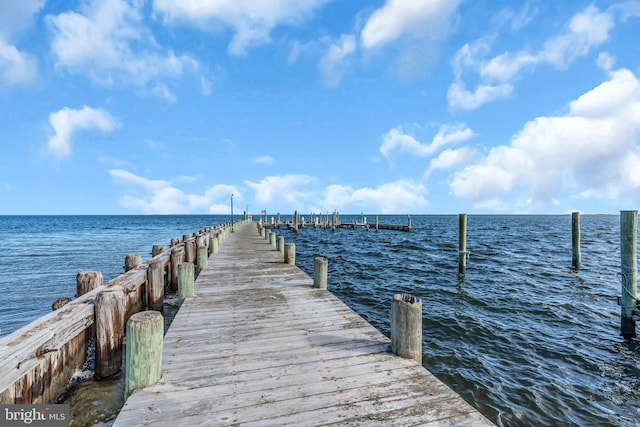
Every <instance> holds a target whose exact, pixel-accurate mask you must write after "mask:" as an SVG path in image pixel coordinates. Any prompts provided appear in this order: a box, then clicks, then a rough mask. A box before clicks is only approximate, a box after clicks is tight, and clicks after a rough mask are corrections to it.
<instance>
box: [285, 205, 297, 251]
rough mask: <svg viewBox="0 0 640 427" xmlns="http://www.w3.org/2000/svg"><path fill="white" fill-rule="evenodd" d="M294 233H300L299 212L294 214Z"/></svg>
mask: <svg viewBox="0 0 640 427" xmlns="http://www.w3.org/2000/svg"><path fill="white" fill-rule="evenodd" d="M293 231H295V232H296V233H297V232H298V211H294V212H293ZM285 251H286V249H285Z"/></svg>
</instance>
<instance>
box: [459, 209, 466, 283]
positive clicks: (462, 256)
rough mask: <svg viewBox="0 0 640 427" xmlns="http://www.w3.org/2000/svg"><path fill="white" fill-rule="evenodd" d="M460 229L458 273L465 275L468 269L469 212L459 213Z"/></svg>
mask: <svg viewBox="0 0 640 427" xmlns="http://www.w3.org/2000/svg"><path fill="white" fill-rule="evenodd" d="M458 225H459V227H458V229H459V236H458V237H459V252H458V274H459V275H460V276H464V275H465V273H466V271H467V214H465V213H461V214H459V215H458Z"/></svg>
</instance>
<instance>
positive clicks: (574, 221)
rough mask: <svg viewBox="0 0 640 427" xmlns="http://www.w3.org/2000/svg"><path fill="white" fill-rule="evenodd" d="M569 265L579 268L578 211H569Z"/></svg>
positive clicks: (575, 268)
mask: <svg viewBox="0 0 640 427" xmlns="http://www.w3.org/2000/svg"><path fill="white" fill-rule="evenodd" d="M571 267H573V269H574V270H578V269H580V212H572V213H571Z"/></svg>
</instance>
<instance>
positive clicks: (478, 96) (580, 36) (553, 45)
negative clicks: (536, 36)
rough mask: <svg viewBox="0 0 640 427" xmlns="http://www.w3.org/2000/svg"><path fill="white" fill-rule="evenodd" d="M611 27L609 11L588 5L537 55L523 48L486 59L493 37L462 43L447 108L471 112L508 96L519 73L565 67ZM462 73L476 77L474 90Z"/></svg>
mask: <svg viewBox="0 0 640 427" xmlns="http://www.w3.org/2000/svg"><path fill="white" fill-rule="evenodd" d="M614 26H615V21H614V17H613V15H612V14H611V13H610V12H600V11H599V10H598V9H597V8H596V7H595V6H593V5H591V6H588V7H587V8H586V9H585V10H583V11H582V12H579V13H577V14H576V15H574V16H573V17H572V18H571V20H570V22H569V24H568V25H567V28H566V29H565V30H564V31H563V32H562V33H560V34H558V35H555V36H553V37H550V38H549V39H548V40H547V41H546V42H545V43H544V45H543V47H542V48H541V49H540V51H538V52H537V53H532V52H531V51H530V50H529V49H528V48H527V49H522V50H520V51H517V52H505V53H502V54H500V55H497V56H495V57H493V58H491V59H488V60H487V59H484V56H485V55H486V54H487V52H488V51H489V50H490V46H491V43H492V42H493V37H489V38H486V37H485V38H482V39H479V40H476V41H475V42H473V43H471V44H465V45H464V46H462V47H461V48H460V49H459V50H458V52H457V53H456V55H455V56H454V58H453V61H452V66H453V69H454V75H455V79H454V81H453V83H452V84H451V86H450V87H449V91H448V95H447V98H448V101H449V105H450V106H451V107H452V108H461V109H467V110H473V109H477V108H479V107H480V106H482V105H484V104H486V103H488V102H491V101H495V100H497V99H502V98H506V97H508V96H510V95H511V94H512V92H513V82H514V81H515V80H516V79H517V78H518V77H519V75H520V74H521V73H522V71H523V70H526V69H530V68H533V67H534V66H536V65H538V64H548V65H551V66H553V67H555V68H558V69H562V68H566V67H567V66H568V65H569V64H571V63H572V62H573V61H574V60H575V59H576V58H578V57H580V56H585V55H587V54H588V53H589V52H591V51H592V50H593V49H594V48H595V47H598V46H600V45H601V44H603V43H604V42H606V41H607V40H608V39H609V33H610V31H611V30H612V29H613V28H614ZM465 71H468V72H472V73H475V74H477V76H478V77H479V83H478V84H477V87H476V88H475V89H474V90H468V89H467V88H466V85H465V84H464V76H463V74H464V72H465Z"/></svg>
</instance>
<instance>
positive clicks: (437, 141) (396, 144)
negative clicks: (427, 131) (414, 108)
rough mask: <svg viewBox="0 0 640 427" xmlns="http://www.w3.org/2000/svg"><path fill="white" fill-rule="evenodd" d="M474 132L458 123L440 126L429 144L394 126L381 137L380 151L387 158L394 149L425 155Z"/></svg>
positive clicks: (463, 139)
mask: <svg viewBox="0 0 640 427" xmlns="http://www.w3.org/2000/svg"><path fill="white" fill-rule="evenodd" d="M474 135H475V133H474V132H473V131H472V130H471V129H470V128H468V127H466V126H464V125H461V124H458V125H443V126H440V129H439V131H438V133H437V134H436V135H435V136H434V137H433V139H432V140H431V143H430V144H423V143H421V142H420V141H418V140H417V139H415V138H414V137H413V136H411V135H408V134H406V133H405V132H404V131H403V130H402V129H401V128H394V129H391V130H390V131H389V132H387V133H386V134H385V135H383V137H382V145H381V146H380V153H381V154H382V155H383V156H384V157H385V158H387V159H389V158H390V156H391V154H392V153H393V152H395V151H404V152H408V153H409V154H411V155H414V156H418V157H426V156H430V155H432V154H434V153H436V152H437V151H438V150H440V149H441V148H442V147H444V146H445V145H448V144H452V143H456V142H462V141H466V140H468V139H470V138H472V137H473V136H474Z"/></svg>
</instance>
